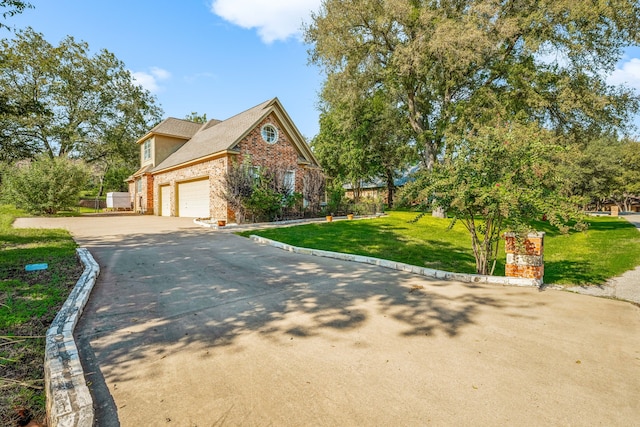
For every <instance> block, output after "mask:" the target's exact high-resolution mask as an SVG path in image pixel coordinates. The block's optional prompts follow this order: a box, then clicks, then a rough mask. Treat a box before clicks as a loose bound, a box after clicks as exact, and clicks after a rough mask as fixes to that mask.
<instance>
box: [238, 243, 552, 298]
mask: <svg viewBox="0 0 640 427" xmlns="http://www.w3.org/2000/svg"><path fill="white" fill-rule="evenodd" d="M250 239H251V240H253V241H255V242H258V243H264V244H267V245H270V246H273V247H275V248H278V249H282V250H285V251H289V252H294V253H297V254H305V255H315V256H320V257H325V258H334V259H339V260H343V261H353V262H360V263H363V264H372V265H378V266H380V267H385V268H390V269H392V270H398V271H407V272H409V273H414V274H419V275H421V276H425V277H433V278H435V279H445V280H457V281H460V282H466V283H487V284H496V285H508V286H535V287H540V286H541V283H540V282H538V281H537V280H535V279H523V278H519V277H503V276H482V275H479V274H467V273H451V272H449V271H442V270H434V269H432V268H426V267H419V266H417V265H410V264H404V263H402V262H396V261H389V260H386V259H380V258H374V257H368V256H363V255H353V254H345V253H341V252H331V251H323V250H320V249H309V248H300V247H297V246H292V245H288V244H286V243H282V242H278V241H275V240H271V239H266V238H264V237H261V236H256V235H251V236H250Z"/></svg>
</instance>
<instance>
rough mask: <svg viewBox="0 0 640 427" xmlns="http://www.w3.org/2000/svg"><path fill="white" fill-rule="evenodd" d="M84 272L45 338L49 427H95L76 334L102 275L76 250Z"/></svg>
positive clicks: (83, 252)
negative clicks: (95, 285)
mask: <svg viewBox="0 0 640 427" xmlns="http://www.w3.org/2000/svg"><path fill="white" fill-rule="evenodd" d="M76 251H77V253H78V256H79V257H80V260H81V261H82V263H83V264H84V266H85V267H84V272H83V273H82V276H80V279H78V282H77V283H76V285H75V287H74V288H73V290H72V291H71V293H70V294H69V297H68V298H67V301H65V303H64V305H63V306H62V308H61V309H60V311H59V312H58V315H57V316H56V318H55V319H54V320H53V322H52V323H51V326H50V327H49V330H48V331H47V337H46V348H45V356H44V381H45V390H46V394H47V425H48V426H49V427H76V426H92V425H93V419H94V410H93V399H92V398H91V393H90V392H89V388H88V387H87V384H86V381H85V378H84V371H83V370H82V365H81V364H80V357H79V355H78V349H77V347H76V343H75V341H74V339H73V330H74V329H75V327H76V325H77V324H78V320H79V319H80V315H81V314H82V311H83V310H84V307H85V305H86V303H87V301H88V300H89V295H90V294H91V290H92V289H93V286H94V284H95V282H96V278H97V277H98V274H100V266H99V265H98V263H97V262H96V261H95V260H94V259H93V257H92V256H91V253H90V252H89V251H88V250H87V249H85V248H78V249H76Z"/></svg>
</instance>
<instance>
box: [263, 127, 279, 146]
mask: <svg viewBox="0 0 640 427" xmlns="http://www.w3.org/2000/svg"><path fill="white" fill-rule="evenodd" d="M260 134H261V135H262V139H264V141H265V142H266V143H267V144H273V143H275V142H276V141H277V140H278V130H277V129H276V128H275V126H273V125H270V124H266V125H264V126H262V129H261V130H260Z"/></svg>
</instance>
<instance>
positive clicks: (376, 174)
mask: <svg viewBox="0 0 640 427" xmlns="http://www.w3.org/2000/svg"><path fill="white" fill-rule="evenodd" d="M321 97H322V99H323V104H324V109H325V111H324V112H323V113H322V114H321V116H320V132H319V133H318V135H317V136H316V137H315V138H314V140H313V142H312V146H313V148H314V152H315V154H316V156H317V157H318V159H319V161H320V163H321V164H322V166H323V168H324V169H325V171H327V173H328V174H329V175H331V176H333V177H335V178H337V179H338V180H339V181H341V182H349V183H350V184H351V185H352V188H353V190H354V199H355V200H356V201H358V199H359V190H360V185H361V183H362V182H365V181H368V180H372V179H376V178H380V177H382V178H383V179H384V180H385V182H386V186H387V202H388V203H389V205H390V206H391V205H392V204H393V194H394V191H395V186H394V180H395V178H396V175H397V173H398V172H399V171H400V170H401V169H404V168H405V167H406V166H407V164H408V163H409V162H410V161H411V154H412V153H413V150H412V147H411V146H410V145H409V144H408V142H407V139H408V138H409V136H408V133H407V130H406V127H404V128H403V127H400V126H399V123H401V121H400V118H399V117H398V111H397V110H396V109H393V108H390V105H389V103H388V100H386V99H385V94H384V93H383V92H382V91H377V92H375V93H373V94H372V95H371V96H367V97H365V98H363V99H361V100H360V101H359V102H358V103H357V104H353V105H345V104H344V103H342V102H341V101H340V100H339V99H335V96H334V94H333V93H331V91H330V90H329V88H328V87H325V88H324V90H323V92H322V94H321Z"/></svg>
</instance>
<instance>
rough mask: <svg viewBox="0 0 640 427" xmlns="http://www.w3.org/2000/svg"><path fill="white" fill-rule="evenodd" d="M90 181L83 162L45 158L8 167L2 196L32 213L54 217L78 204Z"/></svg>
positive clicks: (4, 177)
mask: <svg viewBox="0 0 640 427" xmlns="http://www.w3.org/2000/svg"><path fill="white" fill-rule="evenodd" d="M88 178H89V172H88V169H87V168H86V167H85V166H84V164H83V163H81V162H77V161H73V160H69V159H66V158H60V157H56V158H48V157H44V156H42V157H39V158H37V159H36V160H34V161H31V162H21V163H19V164H18V165H16V166H13V167H8V168H7V169H6V171H5V173H4V176H3V183H2V196H3V199H4V200H5V201H7V202H9V203H12V204H15V205H16V207H18V208H21V209H24V210H26V211H28V212H30V213H33V214H48V215H52V214H55V213H57V212H58V211H60V210H64V209H66V208H71V207H74V206H75V205H76V204H77V202H78V199H79V194H80V190H81V189H82V188H83V187H84V185H85V183H86V182H87V180H88Z"/></svg>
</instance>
